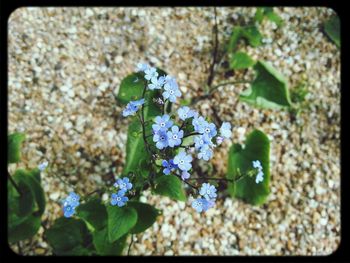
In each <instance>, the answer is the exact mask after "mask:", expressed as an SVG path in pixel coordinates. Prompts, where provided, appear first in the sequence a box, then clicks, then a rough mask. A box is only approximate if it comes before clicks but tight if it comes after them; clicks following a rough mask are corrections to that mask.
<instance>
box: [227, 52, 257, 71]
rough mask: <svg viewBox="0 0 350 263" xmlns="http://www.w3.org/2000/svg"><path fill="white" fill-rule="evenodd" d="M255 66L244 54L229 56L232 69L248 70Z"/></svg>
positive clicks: (238, 53)
mask: <svg viewBox="0 0 350 263" xmlns="http://www.w3.org/2000/svg"><path fill="white" fill-rule="evenodd" d="M254 64H255V61H254V60H253V59H252V58H251V57H250V56H249V55H248V54H247V53H244V52H237V53H234V54H233V55H232V56H231V60H230V66H231V68H232V69H235V70H240V69H246V68H250V67H251V66H253V65H254Z"/></svg>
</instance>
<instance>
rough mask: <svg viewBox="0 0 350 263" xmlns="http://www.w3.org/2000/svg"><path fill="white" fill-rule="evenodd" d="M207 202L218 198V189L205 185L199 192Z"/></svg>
mask: <svg viewBox="0 0 350 263" xmlns="http://www.w3.org/2000/svg"><path fill="white" fill-rule="evenodd" d="M199 194H200V195H202V196H203V197H204V198H205V199H206V200H212V199H215V198H216V196H217V195H216V188H215V186H214V185H211V184H207V183H204V184H202V187H201V189H200V191H199Z"/></svg>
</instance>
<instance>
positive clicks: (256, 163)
mask: <svg viewBox="0 0 350 263" xmlns="http://www.w3.org/2000/svg"><path fill="white" fill-rule="evenodd" d="M253 167H254V168H257V169H259V170H261V169H262V166H261V163H260V161H259V160H256V161H253Z"/></svg>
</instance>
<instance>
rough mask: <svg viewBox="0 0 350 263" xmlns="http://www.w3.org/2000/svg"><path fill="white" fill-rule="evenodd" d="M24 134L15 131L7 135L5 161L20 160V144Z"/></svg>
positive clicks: (16, 161) (14, 161)
mask: <svg viewBox="0 0 350 263" xmlns="http://www.w3.org/2000/svg"><path fill="white" fill-rule="evenodd" d="M24 140H25V135H24V134H23V133H20V132H15V133H12V134H10V135H8V136H7V147H8V149H7V163H18V162H19V161H20V160H21V144H22V142H23V141H24Z"/></svg>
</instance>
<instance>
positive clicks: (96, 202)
mask: <svg viewBox="0 0 350 263" xmlns="http://www.w3.org/2000/svg"><path fill="white" fill-rule="evenodd" d="M77 216H78V217H80V218H82V219H83V220H85V221H87V222H88V223H89V224H90V225H92V226H93V228H94V229H96V230H99V229H102V228H104V227H106V226H107V210H106V207H105V206H104V205H103V204H102V203H101V200H100V199H98V198H93V199H91V200H89V201H87V202H86V203H85V204H81V205H79V206H78V207H77Z"/></svg>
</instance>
